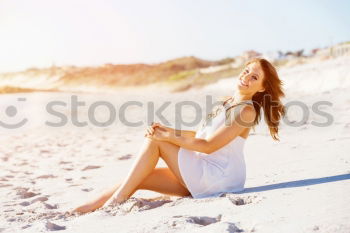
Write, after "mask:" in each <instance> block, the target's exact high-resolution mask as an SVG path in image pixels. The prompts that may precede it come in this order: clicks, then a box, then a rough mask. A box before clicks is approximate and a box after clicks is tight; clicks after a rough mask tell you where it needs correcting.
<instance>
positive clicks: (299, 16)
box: [0, 0, 350, 72]
mask: <svg viewBox="0 0 350 233" xmlns="http://www.w3.org/2000/svg"><path fill="white" fill-rule="evenodd" d="M349 12H350V1H349V0H293V1H292V0H288V1H286V0H276V1H271V0H264V1H263V0H255V1H253V0H242V1H238V0H211V1H209V0H197V1H196V0H193V1H190V0H172V1H170V0H147V1H145V0H138V1H136V0H91V1H89V0H56V1H54V0H30V1H27V0H0V72H7V71H16V70H21V69H26V68H29V67H47V66H51V65H52V64H55V65H58V66H61V65H77V66H83V65H102V64H106V63H113V64H116V63H122V64H125V63H138V62H142V63H156V62H161V61H165V60H168V59H173V58H176V57H180V56H189V55H193V56H198V57H200V58H204V59H220V58H224V57H228V56H231V57H233V56H236V55H239V54H240V53H241V52H243V51H245V50H249V49H254V50H257V51H259V52H267V51H276V50H282V51H287V50H297V49H303V48H304V49H306V50H310V49H311V48H315V47H324V46H327V45H330V44H335V43H338V42H342V41H347V40H350V13H349Z"/></svg>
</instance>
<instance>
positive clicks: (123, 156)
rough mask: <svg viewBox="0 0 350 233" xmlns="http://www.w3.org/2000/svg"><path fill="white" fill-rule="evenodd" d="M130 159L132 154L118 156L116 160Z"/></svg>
mask: <svg viewBox="0 0 350 233" xmlns="http://www.w3.org/2000/svg"><path fill="white" fill-rule="evenodd" d="M131 157H133V155H132V154H126V155H122V156H119V157H118V160H127V159H130V158H131Z"/></svg>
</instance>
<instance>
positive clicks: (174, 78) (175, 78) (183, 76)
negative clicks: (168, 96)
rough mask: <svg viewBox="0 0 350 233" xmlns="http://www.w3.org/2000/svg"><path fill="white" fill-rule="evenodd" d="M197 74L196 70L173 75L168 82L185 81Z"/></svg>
mask: <svg viewBox="0 0 350 233" xmlns="http://www.w3.org/2000/svg"><path fill="white" fill-rule="evenodd" d="M195 73H196V71H195V70H186V71H182V72H179V73H176V74H173V75H171V76H170V77H169V79H168V80H169V81H178V80H183V79H186V78H188V77H190V76H193V75H194V74H195Z"/></svg>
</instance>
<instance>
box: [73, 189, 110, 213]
mask: <svg viewBox="0 0 350 233" xmlns="http://www.w3.org/2000/svg"><path fill="white" fill-rule="evenodd" d="M110 196H111V195H110V194H109V193H105V194H104V195H102V196H100V197H98V198H96V199H95V200H93V201H90V202H87V203H86V204H83V205H81V206H78V207H77V208H75V209H73V210H72V213H88V212H91V211H94V210H96V209H98V208H101V207H102V206H103V204H105V203H106V201H107V200H108V199H109V198H110Z"/></svg>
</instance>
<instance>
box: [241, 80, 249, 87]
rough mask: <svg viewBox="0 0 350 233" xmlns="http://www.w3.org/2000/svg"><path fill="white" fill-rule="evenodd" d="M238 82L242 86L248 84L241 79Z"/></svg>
mask: <svg viewBox="0 0 350 233" xmlns="http://www.w3.org/2000/svg"><path fill="white" fill-rule="evenodd" d="M239 84H240V85H241V86H243V87H247V86H248V84H247V83H245V82H243V81H242V79H240V80H239Z"/></svg>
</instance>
